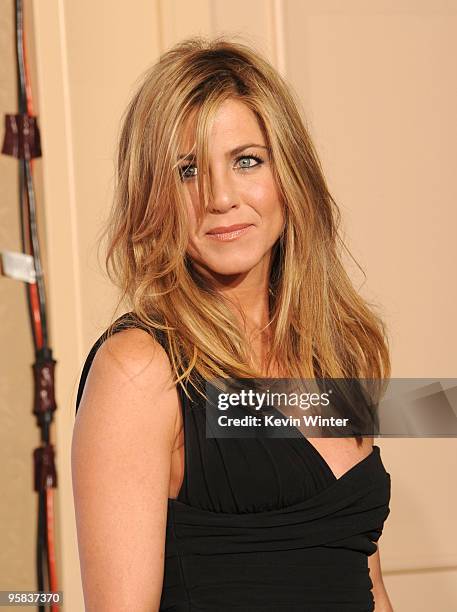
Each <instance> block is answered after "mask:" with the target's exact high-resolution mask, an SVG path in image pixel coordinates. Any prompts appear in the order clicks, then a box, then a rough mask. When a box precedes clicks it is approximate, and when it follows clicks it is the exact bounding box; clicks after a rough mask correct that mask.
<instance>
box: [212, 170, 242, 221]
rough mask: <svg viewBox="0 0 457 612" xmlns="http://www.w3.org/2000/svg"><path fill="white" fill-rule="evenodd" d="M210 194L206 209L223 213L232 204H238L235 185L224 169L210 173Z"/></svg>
mask: <svg viewBox="0 0 457 612" xmlns="http://www.w3.org/2000/svg"><path fill="white" fill-rule="evenodd" d="M211 194H212V195H211V196H210V198H209V203H208V211H209V212H212V213H223V212H226V211H228V210H229V209H230V208H232V207H233V206H238V196H237V193H236V189H235V185H234V184H233V181H232V180H231V178H230V177H229V176H228V175H227V173H226V172H224V170H219V171H218V172H214V171H213V172H212V173H211Z"/></svg>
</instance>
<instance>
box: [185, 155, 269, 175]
mask: <svg viewBox="0 0 457 612" xmlns="http://www.w3.org/2000/svg"><path fill="white" fill-rule="evenodd" d="M250 160H254V161H255V162H256V163H255V164H249V165H239V166H238V168H237V170H250V169H251V168H255V167H256V166H259V165H260V164H263V159H262V158H261V157H259V156H258V155H240V157H237V158H236V160H235V163H236V164H238V163H239V162H244V161H247V162H249V161H250ZM179 174H180V177H181V180H182V181H185V180H189V179H191V178H195V177H196V176H197V166H196V165H195V164H186V165H185V166H181V167H180V168H179Z"/></svg>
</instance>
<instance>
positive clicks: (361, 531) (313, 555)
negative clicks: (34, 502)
mask: <svg viewBox="0 0 457 612" xmlns="http://www.w3.org/2000/svg"><path fill="white" fill-rule="evenodd" d="M120 319H122V320H125V321H126V322H128V325H127V326H131V317H130V313H128V314H127V315H123V316H122V317H120ZM138 326H139V327H141V324H139V325H138ZM156 338H157V340H158V341H159V342H160V343H161V345H162V346H163V347H164V349H165V350H167V346H166V340H165V336H164V335H162V334H160V333H157V335H156ZM104 339H105V336H104V335H102V336H101V337H100V338H99V339H98V340H97V341H96V342H95V344H94V345H93V347H92V348H91V350H90V352H89V355H88V356H87V358H86V361H85V364H84V367H83V371H82V375H81V379H80V383H79V388H78V395H77V405H76V410H77V409H78V406H79V402H80V399H81V396H82V392H83V388H84V382H85V380H86V377H87V374H88V372H89V368H90V366H91V363H92V360H93V358H94V356H95V353H96V351H97V349H98V348H99V346H100V345H101V343H102V342H103V341H104ZM188 391H189V394H190V395H191V397H192V401H189V399H188V398H187V396H186V394H185V393H184V391H183V390H182V388H181V385H178V392H179V397H180V401H181V409H182V417H183V424H184V438H185V475H184V481H183V485H182V487H181V490H180V492H179V495H178V497H177V498H176V499H168V517H167V530H166V545H165V567H164V581H163V590H162V597H161V603H160V611H161V612H165V611H167V612H260V611H262V612H369V611H372V610H374V601H373V595H372V592H371V588H372V587H373V583H372V581H371V578H370V574H369V568H368V556H369V555H372V554H373V553H374V552H376V550H377V545H376V542H377V540H378V539H379V537H380V536H381V533H382V529H383V525H384V522H385V520H386V518H387V516H388V515H389V512H390V510H389V501H390V475H389V474H388V473H387V472H386V470H385V468H384V466H383V463H382V460H381V456H380V448H379V447H378V446H376V445H375V446H373V450H372V452H371V454H370V455H368V456H367V457H366V458H365V459H362V460H361V461H360V462H359V463H357V464H356V465H355V466H354V467H352V468H351V469H350V470H349V471H347V472H346V473H345V474H344V475H343V476H342V477H340V478H338V479H337V478H336V477H335V475H334V474H333V472H332V470H331V469H330V467H329V465H328V464H327V462H326V461H325V460H324V458H323V457H322V455H321V454H320V453H319V452H318V451H317V449H316V448H315V447H314V446H313V445H312V444H311V442H309V440H308V439H307V438H306V437H305V436H303V435H302V434H301V432H299V430H298V428H297V432H299V433H298V435H297V437H293V438H244V439H239V438H207V437H206V428H205V425H206V421H205V410H204V400H203V398H202V397H201V396H200V395H199V394H198V393H197V392H196V391H195V390H194V388H193V386H192V385H189V387H188ZM151 612H152V611H151Z"/></svg>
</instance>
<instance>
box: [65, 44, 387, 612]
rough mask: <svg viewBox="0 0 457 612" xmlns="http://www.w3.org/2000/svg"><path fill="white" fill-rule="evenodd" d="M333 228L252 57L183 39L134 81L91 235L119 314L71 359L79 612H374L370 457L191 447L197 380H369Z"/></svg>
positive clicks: (376, 510) (365, 451) (356, 304)
mask: <svg viewBox="0 0 457 612" xmlns="http://www.w3.org/2000/svg"><path fill="white" fill-rule="evenodd" d="M338 223H339V213H338V209H337V207H336V204H335V203H334V201H333V200H332V197H331V195H330V194H329V192H328V190H327V187H326V183H325V179H324V177H323V175H322V171H321V168H320V165H319V162H318V159H317V156H316V153H315V150H314V148H313V145H312V143H311V141H310V138H309V136H308V134H307V131H306V129H305V127H304V125H303V122H302V120H301V118H300V115H299V113H298V111H297V107H296V104H295V102H294V100H293V98H292V97H291V95H290V93H289V90H288V88H287V86H286V85H285V83H284V82H283V80H282V79H281V77H280V76H279V75H278V74H277V73H276V72H275V70H274V69H273V68H272V67H271V66H270V65H269V64H268V63H267V62H266V61H265V60H264V59H262V58H261V57H260V56H259V55H258V54H257V53H254V52H253V51H252V50H251V49H250V48H249V47H247V46H244V45H241V44H235V43H233V42H230V41H227V40H224V39H222V38H219V39H216V40H213V41H206V40H203V39H200V38H196V39H191V40H188V41H185V42H183V43H181V44H179V45H177V46H175V47H174V48H172V49H171V50H170V51H168V52H167V53H165V54H164V55H163V56H162V57H161V58H160V60H159V62H158V63H157V64H155V65H154V66H152V68H151V69H150V70H148V71H147V73H146V74H145V75H144V78H143V80H142V82H141V84H140V85H139V87H138V89H137V91H136V93H135V95H134V96H133V98H132V100H131V102H130V104H129V106H128V109H127V112H126V115H125V118H124V120H123V126H122V131H121V138H120V144H119V154H118V164H117V184H116V193H115V203H114V207H113V209H112V215H111V217H110V219H109V222H108V225H107V228H108V238H109V243H108V250H107V257H106V263H107V269H108V271H109V273H110V276H111V278H112V279H113V280H114V281H115V282H116V283H117V284H118V286H119V287H120V289H121V297H120V302H119V303H122V302H123V301H124V300H125V299H127V300H128V305H129V309H130V310H129V312H128V313H127V314H126V315H124V316H122V317H119V318H118V319H117V320H116V321H115V322H114V323H113V324H112V325H111V326H110V327H109V328H108V330H107V332H106V333H105V334H103V336H101V337H100V338H99V339H98V340H97V342H96V343H95V344H94V346H93V347H92V349H91V351H90V353H89V355H88V357H87V359H86V362H85V365H84V369H83V373H82V377H81V381H80V386H79V391H78V399H77V405H78V406H79V412H78V414H77V418H76V424H75V430H74V437H73V445H72V470H73V487H74V496H75V509H76V519H77V531H78V542H79V554H80V561H81V572H82V580H83V588H84V596H85V602H86V610H90V611H92V610H97V611H98V612H99V611H104V610H107V611H108V610H109V611H110V612H113V611H114V610H135V611H143V610H144V611H146V610H147V611H152V610H174V611H179V612H180V611H184V610H195V611H197V610H198V611H205V612H209V611H211V612H225V611H229V610H230V611H235V610H236V611H237V612H255V611H257V610H259V611H260V610H262V611H265V610H266V611H271V612H273V611H274V612H286V611H287V612H298V611H299V610H300V612H301V611H303V610H309V611H312V612H316V611H319V610H325V611H327V612H328V611H329V610H332V611H335V612H344V611H349V610H350V611H351V612H352V611H353V612H356V611H357V612H362V611H368V610H373V609H375V608H374V606H376V612H382V611H384V612H387V611H391V610H392V608H391V605H390V603H389V599H388V596H387V593H386V591H385V588H384V586H383V581H382V575H381V568H380V560H379V548H378V547H377V544H376V543H375V542H376V541H377V540H378V539H379V537H380V535H381V532H382V528H383V523H384V521H385V519H386V518H387V515H388V513H389V506H388V504H389V498H390V477H389V474H388V473H387V472H386V471H385V469H384V466H383V464H382V461H381V458H380V453H379V447H377V446H373V438H368V437H365V438H361V437H360V436H357V437H353V438H340V439H338V438H317V439H313V442H312V443H311V442H310V441H309V440H308V439H307V438H306V437H305V436H303V435H300V436H297V437H292V438H291V437H278V438H276V439H271V438H270V439H267V438H263V439H262V438H261V437H258V438H246V439H243V438H224V439H219V438H217V437H216V438H209V437H207V436H206V435H205V410H202V408H204V407H205V386H204V383H205V381H209V380H210V379H211V378H215V377H222V378H224V377H225V378H226V377H233V378H247V379H250V378H256V377H259V378H262V377H284V378H313V377H318V376H320V377H329V378H338V377H340V378H345V377H347V378H350V377H360V378H375V379H381V378H387V377H388V376H389V371H390V364H389V353H388V347H387V340H386V338H385V330H384V326H383V323H382V321H381V320H380V318H379V317H378V316H377V315H375V314H374V312H373V310H372V309H370V308H369V307H368V306H367V304H366V303H365V302H364V301H363V299H362V298H361V297H360V296H359V295H358V294H357V293H356V291H355V290H354V288H353V287H352V285H351V283H350V281H349V279H348V276H347V274H346V273H345V271H344V269H343V267H342V264H341V262H340V256H339V250H338V247H339V245H340V244H342V242H341V239H340V238H339V236H338V232H337V228H338ZM86 378H87V380H86ZM83 391H84V393H83Z"/></svg>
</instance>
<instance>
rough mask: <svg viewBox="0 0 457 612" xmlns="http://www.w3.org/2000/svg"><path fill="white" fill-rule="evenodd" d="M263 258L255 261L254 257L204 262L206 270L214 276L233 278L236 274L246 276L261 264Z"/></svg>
mask: <svg viewBox="0 0 457 612" xmlns="http://www.w3.org/2000/svg"><path fill="white" fill-rule="evenodd" d="M260 260H261V258H259V259H253V258H252V257H249V258H248V257H245V258H243V259H241V258H233V259H232V260H230V259H228V258H226V259H225V260H224V261H218V262H209V261H207V262H204V266H205V268H207V269H208V270H209V271H210V272H213V273H214V274H221V275H226V276H233V275H235V274H246V273H247V272H249V271H250V270H252V269H253V268H255V267H256V266H257V265H258V264H259V263H260Z"/></svg>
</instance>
